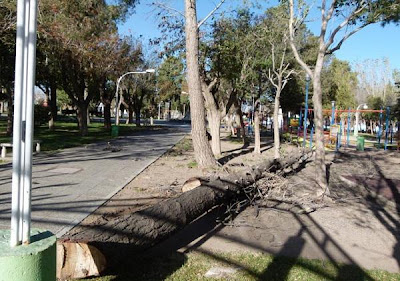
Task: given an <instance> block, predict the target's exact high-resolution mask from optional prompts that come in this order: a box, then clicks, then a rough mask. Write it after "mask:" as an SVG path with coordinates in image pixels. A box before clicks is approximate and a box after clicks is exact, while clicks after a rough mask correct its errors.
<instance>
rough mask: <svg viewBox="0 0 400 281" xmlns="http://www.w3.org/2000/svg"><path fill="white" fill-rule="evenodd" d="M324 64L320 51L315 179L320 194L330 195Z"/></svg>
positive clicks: (316, 79) (316, 82)
mask: <svg viewBox="0 0 400 281" xmlns="http://www.w3.org/2000/svg"><path fill="white" fill-rule="evenodd" d="M323 63H324V54H323V53H322V52H321V51H320V53H319V54H318V59H317V62H316V64H315V70H314V77H313V97H312V100H313V104H314V124H315V177H316V181H317V183H318V185H319V186H320V188H321V190H320V191H318V193H319V194H320V195H321V196H322V195H323V194H326V195H329V188H328V182H327V179H326V165H325V146H324V127H323V126H324V124H323V121H324V119H323V111H322V89H321V71H322V67H323Z"/></svg>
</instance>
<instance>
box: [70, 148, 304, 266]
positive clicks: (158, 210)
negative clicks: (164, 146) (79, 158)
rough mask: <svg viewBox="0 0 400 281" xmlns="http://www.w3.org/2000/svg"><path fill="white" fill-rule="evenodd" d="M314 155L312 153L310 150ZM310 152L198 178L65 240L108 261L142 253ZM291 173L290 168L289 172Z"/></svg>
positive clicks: (298, 163) (302, 160) (292, 166)
mask: <svg viewBox="0 0 400 281" xmlns="http://www.w3.org/2000/svg"><path fill="white" fill-rule="evenodd" d="M311 154H312V152H311ZM311 154H310V152H308V153H305V152H304V151H303V152H302V153H300V154H299V155H296V156H292V157H290V158H286V159H285V158H283V159H279V160H274V159H271V160H268V161H266V162H264V163H262V164H261V165H258V166H255V167H252V168H251V169H249V170H248V171H247V172H246V173H243V174H235V175H228V176H226V177H216V178H210V179H204V178H202V179H199V181H200V182H201V185H200V186H198V187H196V188H194V189H192V190H189V191H187V192H184V193H183V194H181V195H180V196H178V197H176V198H172V199H168V200H165V201H162V202H159V203H157V204H155V205H154V206H151V207H149V208H147V209H144V210H142V211H139V212H135V213H132V214H125V215H122V216H119V217H116V218H115V219H113V220H110V221H108V222H106V223H104V224H102V225H94V226H93V227H88V228H85V229H83V230H82V231H80V232H78V233H75V234H73V235H71V236H69V237H68V236H67V238H66V239H64V240H65V241H66V242H68V243H70V242H78V243H88V244H90V245H92V246H95V247H96V248H98V249H99V250H100V251H101V253H103V254H104V255H105V256H106V258H107V260H108V261H110V260H111V259H110V258H112V261H113V262H117V260H118V257H119V256H120V255H121V253H122V252H124V253H127V252H128V251H135V252H140V251H141V250H144V249H146V248H149V247H151V246H153V245H155V244H156V243H158V242H160V241H162V240H164V239H166V238H167V237H169V236H171V235H172V234H174V233H175V232H177V231H178V230H180V229H182V228H183V227H184V226H185V225H187V224H189V223H190V222H192V221H194V220H195V219H197V218H198V217H200V216H201V215H202V214H204V213H205V212H207V211H208V210H210V209H212V208H213V207H215V206H218V205H220V204H222V203H224V202H229V201H230V200H231V199H232V198H234V197H237V196H238V195H239V194H240V193H241V190H242V189H243V188H244V187H246V186H249V185H251V184H254V183H255V182H256V181H257V180H259V179H261V178H262V176H263V173H264V172H276V171H284V170H285V169H289V170H293V169H296V168H297V166H299V165H300V164H301V162H304V161H306V160H307V159H308V158H309V157H310V156H311ZM286 172H288V171H286Z"/></svg>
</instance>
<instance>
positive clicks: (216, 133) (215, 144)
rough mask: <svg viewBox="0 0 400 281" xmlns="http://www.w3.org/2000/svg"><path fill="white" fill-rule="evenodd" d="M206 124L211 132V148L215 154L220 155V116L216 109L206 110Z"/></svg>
mask: <svg viewBox="0 0 400 281" xmlns="http://www.w3.org/2000/svg"><path fill="white" fill-rule="evenodd" d="M207 112H208V114H207V115H208V125H209V126H210V133H211V148H212V151H213V153H214V155H215V156H218V155H221V132H220V128H221V117H220V113H219V111H218V110H210V109H209V110H208V111H207Z"/></svg>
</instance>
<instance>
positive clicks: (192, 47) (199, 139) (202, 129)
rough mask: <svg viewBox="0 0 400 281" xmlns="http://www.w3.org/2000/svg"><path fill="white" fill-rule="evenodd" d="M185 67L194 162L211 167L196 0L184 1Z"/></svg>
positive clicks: (211, 157)
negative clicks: (201, 77)
mask: <svg viewBox="0 0 400 281" xmlns="http://www.w3.org/2000/svg"><path fill="white" fill-rule="evenodd" d="M185 19H186V21H185V34H186V65H187V75H186V80H187V83H188V90H189V99H190V113H191V120H192V140H193V148H194V151H195V157H196V161H197V163H198V164H199V166H201V167H212V166H215V165H216V161H215V158H214V155H213V152H212V150H211V147H210V144H209V142H208V139H207V134H206V126H205V117H206V116H205V112H204V99H203V94H202V89H201V80H200V69H199V29H198V23H197V11H196V0H185Z"/></svg>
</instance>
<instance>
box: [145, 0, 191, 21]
mask: <svg viewBox="0 0 400 281" xmlns="http://www.w3.org/2000/svg"><path fill="white" fill-rule="evenodd" d="M151 5H153V6H155V7H157V8H159V9H162V10H165V11H168V12H169V13H171V12H172V13H173V14H175V15H179V16H181V17H183V18H185V15H184V14H183V12H181V11H179V10H178V9H175V8H173V7H170V6H168V5H165V4H164V3H162V2H158V1H156V2H153V3H151Z"/></svg>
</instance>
